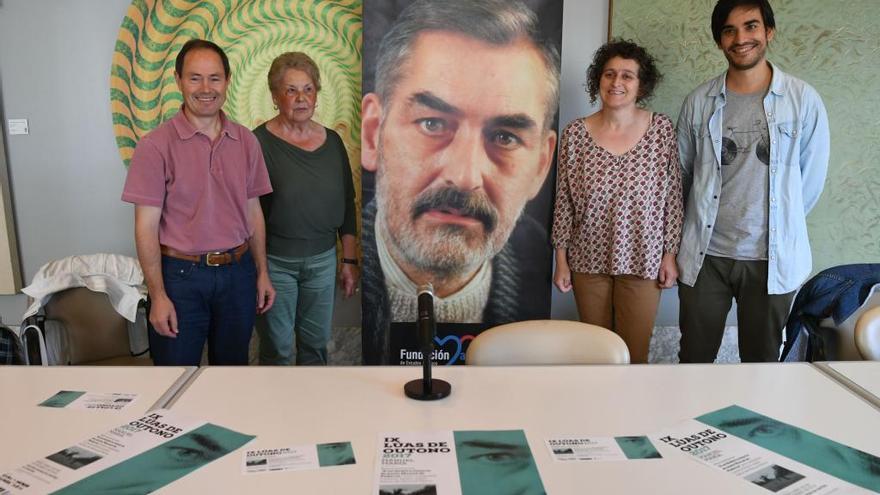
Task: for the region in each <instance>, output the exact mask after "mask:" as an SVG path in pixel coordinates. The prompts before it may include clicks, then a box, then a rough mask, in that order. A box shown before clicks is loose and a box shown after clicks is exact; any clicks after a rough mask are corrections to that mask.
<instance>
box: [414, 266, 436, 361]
mask: <svg viewBox="0 0 880 495" xmlns="http://www.w3.org/2000/svg"><path fill="white" fill-rule="evenodd" d="M418 300H419V317H418V320H417V322H416V329H417V331H418V336H419V349H420V350H421V351H422V356H424V355H425V354H427V355H429V356H430V355H431V354H433V353H434V337H435V336H436V335H437V322H436V321H435V320H434V287H433V286H432V285H431V284H430V283H427V284H424V285H421V286H419V297H418Z"/></svg>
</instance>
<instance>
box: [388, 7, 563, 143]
mask: <svg viewBox="0 0 880 495" xmlns="http://www.w3.org/2000/svg"><path fill="white" fill-rule="evenodd" d="M424 31H447V32H453V33H460V34H463V35H465V36H468V37H471V38H475V39H478V40H480V41H485V42H486V43H490V44H493V45H507V44H510V43H513V42H515V41H516V40H518V39H520V38H526V39H528V40H529V41H531V42H532V44H534V46H535V49H536V50H538V52H539V53H540V54H541V58H542V59H543V61H544V65H546V66H547V74H546V77H547V84H548V86H549V87H550V91H549V98H548V101H547V112H546V113H545V117H544V125H545V126H546V127H548V128H549V127H550V126H551V121H552V120H553V116H554V115H555V114H556V107H557V105H558V103H559V51H558V50H557V49H556V46H554V45H553V44H552V43H549V42H547V40H545V39H544V38H543V36H542V35H541V31H540V29H539V28H538V19H537V15H535V13H534V12H533V11H532V10H531V9H529V8H528V7H526V6H525V5H524V4H523V3H522V2H520V1H519V0H416V1H415V2H413V3H411V4H409V5H408V6H407V7H406V8H405V9H403V12H401V13H400V16H399V17H398V18H397V20H396V21H395V23H394V26H393V27H392V28H391V30H390V31H389V32H388V34H386V35H385V37H384V38H382V43H381V44H380V45H379V52H378V56H377V59H376V75H375V84H374V87H375V90H376V93H377V94H378V95H379V98H380V99H381V100H382V101H383V102H388V101H390V100H389V99H390V98H391V96H392V94H393V93H394V90H395V88H396V87H397V84H398V83H399V82H400V78H401V76H402V69H403V66H404V65H405V63H406V62H407V60H408V58H409V56H410V54H411V48H412V44H413V42H414V41H415V40H416V38H417V37H418V36H419V34H421V33H422V32H424Z"/></svg>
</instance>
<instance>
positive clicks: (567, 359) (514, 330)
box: [467, 320, 629, 366]
mask: <svg viewBox="0 0 880 495" xmlns="http://www.w3.org/2000/svg"><path fill="white" fill-rule="evenodd" d="M628 363H629V349H627V347H626V343H625V342H624V341H623V339H621V338H620V337H619V336H618V335H617V334H615V333H614V332H612V331H610V330H607V329H605V328H602V327H598V326H595V325H589V324H587V323H580V322H576V321H566V320H532V321H519V322H516V323H508V324H506V325H501V326H497V327H494V328H490V329H489V330H486V331H484V332H483V333H481V334H479V335H478V336H477V338H475V339H474V340H473V341H471V344H470V346H469V347H468V350H467V364H473V365H478V366H505V365H544V364H628Z"/></svg>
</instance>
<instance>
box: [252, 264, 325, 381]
mask: <svg viewBox="0 0 880 495" xmlns="http://www.w3.org/2000/svg"><path fill="white" fill-rule="evenodd" d="M268 258H269V278H270V279H271V280H272V286H273V287H275V304H273V305H272V309H270V310H269V312H268V313H266V314H265V315H262V316H260V317H259V318H257V334H258V335H259V336H260V364H262V365H289V364H292V363H293V362H294V352H293V343H294V339H295V340H296V358H295V359H296V364H298V365H316V364H327V344H328V343H329V342H330V327H331V326H332V324H333V299H334V297H335V295H336V247H333V248H332V249H329V250H327V251H324V252H323V253H320V254H316V255H313V256H304V257H301V258H282V257H279V256H271V255H270V256H269V257H268Z"/></svg>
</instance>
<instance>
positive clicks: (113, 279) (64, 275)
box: [21, 253, 147, 322]
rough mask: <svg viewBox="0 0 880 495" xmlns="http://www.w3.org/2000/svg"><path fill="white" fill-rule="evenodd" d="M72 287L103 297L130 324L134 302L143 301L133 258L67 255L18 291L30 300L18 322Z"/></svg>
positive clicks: (144, 295)
mask: <svg viewBox="0 0 880 495" xmlns="http://www.w3.org/2000/svg"><path fill="white" fill-rule="evenodd" d="M75 287H86V288H88V289H89V290H92V291H95V292H103V293H105V294H107V297H108V298H109V300H110V304H111V305H112V306H113V308H114V309H115V310H116V312H117V313H119V314H120V315H121V316H122V317H123V318H125V319H126V320H128V321H130V322H134V321H135V320H136V318H137V311H138V303H139V302H140V301H142V300H145V299H146V298H147V292H146V287H145V286H144V273H143V271H141V267H140V264H139V263H138V261H137V260H136V259H135V258H132V257H130V256H122V255H120V254H107V253H99V254H86V255H76V256H68V257H67V258H62V259H60V260H56V261H50V262H49V263H46V264H45V265H43V266H42V267H41V268H40V270H39V271H37V274H36V275H34V278H33V280H32V281H31V284H30V285H28V286H27V287H25V288H24V289H22V290H21V291H22V292H24V293H25V294H27V295H28V296H30V297H31V298H32V299H33V301H34V302H33V304H31V305H30V307H29V308H28V309H27V311H26V312H25V314H24V316H22V319H25V318H28V317H30V316H33V315H35V314H37V312H38V311H39V310H40V308H42V307H43V306H44V305H45V304H46V303H47V302H49V299H51V298H52V295H53V294H55V293H56V292H60V291H62V290H66V289H72V288H75Z"/></svg>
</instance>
